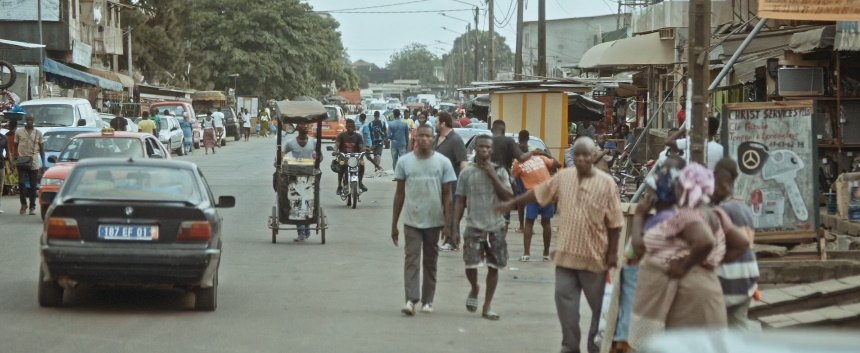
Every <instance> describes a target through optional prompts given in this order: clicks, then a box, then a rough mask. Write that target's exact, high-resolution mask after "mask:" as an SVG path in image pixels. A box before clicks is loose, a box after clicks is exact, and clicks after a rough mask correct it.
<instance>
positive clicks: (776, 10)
mask: <svg viewBox="0 0 860 353" xmlns="http://www.w3.org/2000/svg"><path fill="white" fill-rule="evenodd" d="M758 16H759V17H761V18H772V19H781V20H806V21H857V20H860V1H857V0H827V1H822V0H758Z"/></svg>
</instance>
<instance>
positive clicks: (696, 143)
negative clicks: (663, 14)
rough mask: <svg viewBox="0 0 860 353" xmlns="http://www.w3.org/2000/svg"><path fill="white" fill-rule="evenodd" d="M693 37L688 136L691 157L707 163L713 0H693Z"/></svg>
mask: <svg viewBox="0 0 860 353" xmlns="http://www.w3.org/2000/svg"><path fill="white" fill-rule="evenodd" d="M687 23H688V24H689V25H688V26H689V28H690V37H689V39H688V40H687V73H688V76H689V77H690V81H689V82H690V84H691V85H692V87H690V88H689V89H688V90H689V91H690V92H691V94H690V98H689V99H690V116H688V117H687V119H688V120H690V124H691V125H690V127H689V129H687V136H688V138H689V141H690V149H691V153H690V156H689V158H690V160H691V161H693V162H696V163H700V164H705V158H706V157H705V155H706V152H705V151H706V149H705V143H706V134H707V124H705V121H707V120H706V119H705V114H707V110H706V109H705V104H706V102H707V98H708V83H709V81H710V77H709V75H708V72H709V71H708V47H709V46H710V44H711V43H710V37H711V1H710V0H690V11H689V21H688V22H687Z"/></svg>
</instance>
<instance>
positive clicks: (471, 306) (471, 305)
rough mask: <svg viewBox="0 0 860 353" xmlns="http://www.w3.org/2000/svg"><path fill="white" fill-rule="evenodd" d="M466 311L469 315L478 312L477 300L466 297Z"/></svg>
mask: <svg viewBox="0 0 860 353" xmlns="http://www.w3.org/2000/svg"><path fill="white" fill-rule="evenodd" d="M466 310H468V311H469V312H470V313H474V312H476V311H478V298H472V297H471V296H467V297H466Z"/></svg>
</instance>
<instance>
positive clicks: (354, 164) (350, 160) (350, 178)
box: [329, 146, 365, 208]
mask: <svg viewBox="0 0 860 353" xmlns="http://www.w3.org/2000/svg"><path fill="white" fill-rule="evenodd" d="M329 148H331V146H329ZM364 155H365V152H355V153H346V152H333V153H332V156H335V157H337V161H338V165H343V164H346V173H344V176H343V181H342V182H341V183H342V184H341V193H340V195H339V196H340V199H341V200H345V201H346V205H347V206H352V208H355V207H356V206H358V197H359V195H361V193H362V191H361V185H360V183H359V178H358V169H359V167H360V166H361V159H362V158H364Z"/></svg>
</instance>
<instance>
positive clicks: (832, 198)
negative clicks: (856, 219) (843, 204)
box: [824, 192, 838, 215]
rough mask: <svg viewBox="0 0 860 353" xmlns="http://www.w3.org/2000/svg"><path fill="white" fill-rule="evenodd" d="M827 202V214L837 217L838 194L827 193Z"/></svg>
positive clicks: (825, 195) (825, 194)
mask: <svg viewBox="0 0 860 353" xmlns="http://www.w3.org/2000/svg"><path fill="white" fill-rule="evenodd" d="M824 197H825V202H826V203H827V214H829V215H835V214H836V213H837V212H836V211H837V209H838V207H837V203H836V193H835V192H826V193H824Z"/></svg>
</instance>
